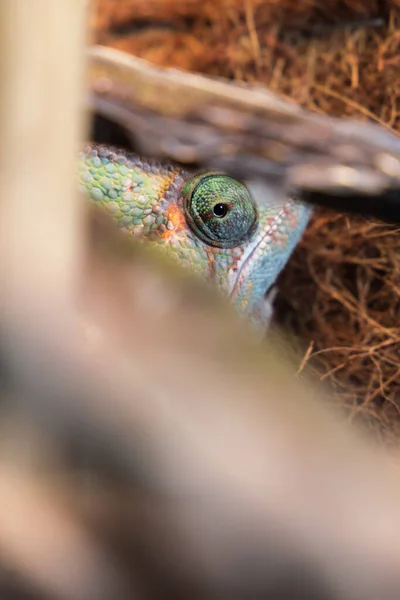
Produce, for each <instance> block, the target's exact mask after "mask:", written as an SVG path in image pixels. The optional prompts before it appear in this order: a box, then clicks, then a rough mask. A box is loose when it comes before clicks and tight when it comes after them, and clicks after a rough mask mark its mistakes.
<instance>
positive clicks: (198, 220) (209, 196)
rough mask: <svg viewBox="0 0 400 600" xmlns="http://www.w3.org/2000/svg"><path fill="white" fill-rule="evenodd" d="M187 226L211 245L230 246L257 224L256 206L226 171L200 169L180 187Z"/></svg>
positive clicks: (234, 244)
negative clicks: (204, 170)
mask: <svg viewBox="0 0 400 600" xmlns="http://www.w3.org/2000/svg"><path fill="white" fill-rule="evenodd" d="M183 202H184V211H185V216H186V220H187V222H188V225H189V227H190V228H191V229H192V230H193V231H194V232H195V233H196V234H197V235H198V236H199V237H200V238H201V239H202V240H204V241H205V242H207V243H208V244H210V245H211V246H219V247H221V248H232V247H233V246H237V245H238V244H240V243H241V242H243V241H244V240H245V239H247V238H248V237H249V236H250V235H251V234H252V233H253V231H254V229H255V227H256V225H257V216H258V215H257V208H256V205H255V203H254V201H253V200H252V198H251V196H250V194H249V192H248V191H247V189H246V187H245V186H244V185H243V184H242V183H240V182H239V181H236V179H233V177H228V175H223V174H220V173H203V174H202V175H197V176H195V177H192V178H191V179H189V180H188V181H187V182H186V184H185V186H184V188H183Z"/></svg>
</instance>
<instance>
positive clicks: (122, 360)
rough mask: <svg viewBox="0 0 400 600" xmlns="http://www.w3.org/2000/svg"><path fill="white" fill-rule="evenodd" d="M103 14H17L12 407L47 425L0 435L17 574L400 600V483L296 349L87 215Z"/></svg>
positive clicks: (146, 592)
mask: <svg viewBox="0 0 400 600" xmlns="http://www.w3.org/2000/svg"><path fill="white" fill-rule="evenodd" d="M82 6H83V4H82V2H81V0H79V1H78V0H76V1H75V0H63V1H62V0H54V2H52V3H51V4H49V3H48V2H47V0H31V2H29V3H26V2H25V0H9V1H8V0H3V2H2V3H1V4H0V9H1V13H0V17H1V18H0V26H1V27H4V31H3V32H2V33H3V35H2V36H0V44H1V46H0V57H1V62H0V68H1V76H2V82H3V86H4V87H3V93H2V95H1V98H0V109H1V110H0V128H1V131H2V136H1V138H0V155H1V157H2V158H1V165H0V229H1V230H0V277H1V282H2V286H1V290H0V328H1V334H2V336H1V351H2V354H1V356H2V363H1V366H2V370H3V376H4V375H7V379H6V381H7V382H8V387H7V395H6V394H3V402H4V404H3V406H4V411H6V409H8V410H9V411H10V412H13V411H14V413H13V418H15V421H16V422H18V420H19V421H23V422H24V423H25V424H26V429H21V427H19V428H16V427H15V426H12V427H11V426H10V428H8V431H5V429H6V425H7V423H6V422H5V420H4V419H5V416H4V414H3V416H2V419H1V426H2V429H1V435H0V442H1V445H0V550H1V566H2V567H3V568H5V569H6V570H7V574H8V578H9V579H10V578H11V579H13V578H14V579H17V582H18V583H19V584H21V582H22V584H23V585H24V586H25V587H27V583H30V584H31V587H32V589H33V590H34V591H35V592H36V598H37V597H38V596H39V597H40V598H57V599H59V598H62V599H65V600H67V599H68V600H69V599H71V600H72V599H74V600H75V599H77V598H78V599H79V600H89V599H90V600H92V599H93V600H97V599H102V598H118V600H125V598H140V599H141V598H174V599H175V598H196V599H200V598H201V599H203V598H204V599H214V598H219V599H221V598H227V599H228V598H229V599H231V598H246V599H248V598H254V597H262V598H268V597H271V598H276V597H279V598H282V597H285V594H286V597H287V598H294V599H295V598H301V597H306V598H312V597H315V598H318V599H319V600H320V599H322V598H323V599H325V598H326V599H328V598H330V599H338V600H347V599H349V600H350V599H351V600H358V599H359V600H376V598H385V599H387V600H391V599H393V600H394V599H396V600H397V598H398V597H399V591H400V568H399V567H400V565H399V562H400V536H399V531H400V516H399V511H398V506H399V501H400V474H399V468H398V466H397V465H393V464H392V463H391V462H390V461H389V459H388V457H387V456H385V455H383V454H382V453H378V452H374V451H373V450H372V449H368V445H367V444H366V443H365V442H364V441H362V440H358V439H357V438H356V437H355V434H354V433H353V432H350V431H349V430H348V429H347V427H346V426H345V425H344V424H343V423H341V422H336V421H335V419H334V418H333V416H332V415H330V414H329V412H328V411H327V409H325V408H324V405H323V403H322V401H321V399H319V401H318V402H317V401H316V399H315V396H316V392H315V390H313V388H312V387H311V386H309V385H307V384H306V383H305V382H303V381H301V380H297V379H295V377H294V375H293V370H292V369H291V368H290V366H289V365H288V364H287V359H286V358H285V357H286V354H287V352H286V351H285V348H284V344H283V343H282V342H281V341H280V340H278V339H277V338H276V337H273V336H271V337H270V338H269V340H267V343H266V345H265V347H260V344H259V342H258V340H254V339H253V336H252V334H251V332H250V331H248V330H247V328H246V326H245V325H244V324H243V323H241V322H239V321H238V319H237V318H236V316H234V315H233V314H232V313H231V310H230V309H229V307H228V306H226V305H225V303H222V302H221V301H218V299H217V298H216V297H214V293H213V292H212V291H211V290H209V289H208V288H206V287H204V286H203V285H201V284H200V283H199V282H197V281H196V280H194V279H192V278H191V277H189V275H188V274H187V273H186V272H181V271H180V269H178V268H177V267H173V266H171V265H169V264H167V262H166V260H165V259H164V260H162V259H161V257H160V256H158V254H157V253H156V251H154V252H151V251H150V250H149V249H145V248H138V247H137V246H136V245H135V244H131V243H130V242H129V241H128V240H126V239H125V238H121V237H120V235H119V232H118V231H116V230H115V229H114V227H112V225H111V224H110V223H109V222H108V220H107V219H106V218H105V217H103V218H100V216H99V215H97V214H95V213H93V212H88V213H84V212H83V211H84V207H85V203H84V202H83V201H82V199H81V198H79V196H78V195H77V194H76V193H75V184H74V181H75V156H76V154H75V152H76V147H77V146H78V143H79V139H80V135H79V128H78V124H79V117H78V115H79V107H80V98H81V94H82V89H81V75H82V74H81V73H80V71H79V69H80V68H81V65H82V61H81V52H82V50H83V45H84V44H83V37H84V36H83V30H84V27H83V23H84V18H83V13H82ZM38 13H39V14H41V15H43V20H38V21H35V22H36V23H37V27H36V28H32V22H34V17H35V14H38ZM8 31H12V32H13V36H11V38H8V37H7V35H6V33H7V32H8ZM6 41H7V44H6ZM64 61H65V62H64ZM44 132H46V135H44ZM21 148H23V149H24V155H23V156H22V153H21ZM26 157H28V158H26ZM24 158H26V160H24ZM3 384H4V380H3ZM7 398H8V399H9V402H7ZM15 412H17V413H18V414H17V415H15ZM5 414H6V413H5ZM34 427H37V428H39V432H40V436H39V439H37V438H36V440H35V437H34V436H33V435H32V434H31V433H30V431H31V430H33V429H34ZM21 431H22V433H21ZM82 439H83V442H84V444H85V443H86V454H87V455H88V456H86V457H85V456H83V457H81V458H82V461H83V460H84V459H85V458H86V459H87V460H88V461H89V462H90V460H93V463H92V464H93V465H94V464H95V465H96V469H95V471H96V472H95V473H93V472H90V471H91V469H90V468H89V466H88V467H87V478H85V479H84V483H86V486H82V485H81V483H80V479H79V477H78V473H77V472H76V471H74V472H72V471H68V470H67V468H66V466H67V464H68V462H67V461H66V460H65V461H64V460H63V459H64V458H65V456H66V455H67V453H66V452H65V446H66V445H67V444H69V445H70V446H71V445H73V444H74V443H75V442H76V441H77V440H78V441H79V440H82ZM27 440H31V444H30V445H29V444H28V445H27ZM34 442H35V443H34ZM90 449H91V451H90V452H89V450H90ZM6 450H7V452H6ZM107 464H108V475H107ZM110 465H114V468H115V471H117V467H118V469H119V477H117V474H116V472H113V473H111V474H110ZM63 466H65V469H63V468H62V467H63ZM93 470H94V469H93ZM95 475H96V476H97V477H95ZM111 475H112V476H113V477H111ZM89 476H92V478H90V477H89ZM118 479H119V481H118V486H117V484H116V481H117V480H118ZM112 483H114V485H111V484H112ZM123 549H125V552H123ZM0 583H1V584H3V583H4V578H3V577H2V578H1V581H0ZM2 597H7V598H11V595H10V594H3V593H2ZM14 597H18V596H16V595H15V596H14Z"/></svg>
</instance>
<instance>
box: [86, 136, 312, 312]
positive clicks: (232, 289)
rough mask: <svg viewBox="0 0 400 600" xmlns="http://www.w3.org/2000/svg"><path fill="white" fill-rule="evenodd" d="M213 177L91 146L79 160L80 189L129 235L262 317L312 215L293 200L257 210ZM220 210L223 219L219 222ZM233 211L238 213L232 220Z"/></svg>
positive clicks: (232, 185)
mask: <svg viewBox="0 0 400 600" xmlns="http://www.w3.org/2000/svg"><path fill="white" fill-rule="evenodd" d="M209 175H210V174H202V175H199V174H194V173H191V172H188V171H184V170H183V169H181V168H180V167H178V166H176V165H162V164H160V163H158V162H157V161H153V160H147V159H143V158H140V157H138V156H137V155H135V154H130V153H127V152H125V151H123V150H119V149H115V148H111V147H108V146H98V145H89V146H87V147H86V148H85V150H84V151H83V152H81V154H80V161H79V182H80V186H81V188H82V189H83V191H84V192H85V193H86V194H87V196H88V198H89V199H90V200H91V201H92V202H94V203H95V204H97V205H100V206H101V207H102V208H103V209H104V210H105V211H106V212H107V213H108V214H109V215H110V216H111V217H112V218H113V219H114V221H115V222H116V224H117V225H118V226H119V227H121V228H122V229H123V230H124V231H125V232H126V233H127V234H128V235H133V236H135V237H138V238H139V239H142V240H147V241H151V242H153V243H155V244H157V245H159V247H160V248H161V249H162V250H163V251H166V252H169V253H171V254H172V255H173V257H174V258H175V259H176V260H178V261H179V262H180V263H181V264H182V265H183V266H185V267H188V268H190V269H191V270H192V271H193V272H194V273H196V274H198V275H200V276H201V277H203V278H206V279H208V280H210V281H212V282H213V283H214V284H215V285H216V286H217V287H218V288H219V289H220V291H221V292H222V293H223V294H224V295H226V296H228V297H230V298H231V299H232V301H233V303H234V305H235V306H236V308H237V310H238V311H239V313H241V314H243V315H245V316H249V317H254V318H255V319H257V316H256V315H258V314H259V312H260V305H261V304H262V302H263V301H264V295H265V292H266V291H267V290H268V289H269V288H270V287H271V286H272V285H273V284H274V283H275V280H276V278H277V276H278V275H279V273H280V271H281V270H282V269H283V267H284V266H285V264H286V262H287V261H288V259H289V257H290V255H291V253H292V251H293V249H294V248H295V246H296V244H297V242H298V241H299V239H300V237H301V235H302V233H303V230H304V228H305V226H306V224H307V222H308V218H309V215H310V212H311V209H309V208H307V207H306V206H304V205H302V204H300V203H297V202H294V201H291V200H289V201H287V202H285V203H282V202H280V203H277V202H276V200H275V202H274V198H273V197H272V195H271V198H267V202H266V203H265V205H264V202H263V203H262V206H256V207H255V204H254V201H253V200H252V199H251V198H250V196H249V195H248V192H247V190H246V188H245V187H244V186H243V185H242V184H240V183H239V182H237V181H236V180H234V179H232V178H228V177H226V176H224V175H219V176H218V174H217V176H216V177H214V179H212V178H211V179H210V178H209ZM213 175H214V176H215V175H216V174H213ZM224 177H225V178H224ZM203 178H204V179H203ZM208 180H209V181H208ZM224 183H225V186H224ZM210 198H211V199H210ZM231 199H233V200H232V202H231ZM218 201H221V203H220V204H217V205H216V204H215V203H216V202H217V203H218ZM213 206H214V207H215V206H216V210H217V211H219V213H218V216H219V217H221V215H222V216H223V217H224V218H222V219H215V218H214V216H213V214H212V207H213ZM226 206H228V207H230V208H232V207H233V209H232V211H231V212H230V213H229V214H228V215H224V207H226ZM215 214H217V212H216V213H215ZM203 218H204V222H203ZM209 218H211V219H212V221H211V225H210V223H209V222H208V221H207V219H209ZM229 219H230V220H229ZM246 232H247V233H246ZM208 235H210V236H211V237H210V239H208V237H207V236H208ZM219 240H222V241H221V243H220V242H219ZM226 246H230V247H226Z"/></svg>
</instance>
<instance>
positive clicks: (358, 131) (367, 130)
mask: <svg viewBox="0 0 400 600" xmlns="http://www.w3.org/2000/svg"><path fill="white" fill-rule="evenodd" d="M89 106H90V108H91V109H92V110H94V111H95V112H96V113H98V114H100V115H102V116H104V117H107V118H108V119H110V120H111V121H113V122H115V123H116V124H118V125H120V126H122V128H123V129H124V130H125V131H126V132H127V133H128V135H129V137H130V139H131V144H132V147H133V149H134V150H135V151H137V152H139V153H142V154H144V155H149V156H154V157H157V158H161V159H164V160H173V161H177V162H180V163H182V164H184V165H191V166H194V167H201V168H206V169H208V168H212V169H215V168H216V169H222V170H224V171H227V172H228V173H230V174H232V175H233V176H235V177H240V178H243V179H246V180H256V181H260V180H261V181H262V180H265V179H266V180H267V181H268V182H269V183H275V184H277V185H280V186H285V187H286V188H287V190H288V193H297V194H302V195H303V198H304V199H305V200H307V201H308V202H311V203H316V204H322V205H325V206H329V207H331V208H334V209H336V210H339V211H349V212H356V213H361V214H366V215H372V216H375V217H378V218H382V219H386V220H388V221H394V222H400V208H399V207H400V200H399V199H400V139H399V138H398V137H397V136H395V135H394V133H393V132H390V131H389V130H385V129H384V128H383V127H381V126H378V125H375V124H372V123H365V122H364V123H363V122H359V121H357V120H355V119H335V118H333V117H328V116H326V115H320V114H317V113H313V112H311V111H306V110H303V109H301V108H300V107H299V106H297V105H295V104H294V103H291V102H289V101H287V100H285V99H283V98H282V97H281V96H279V95H278V94H275V93H272V92H270V91H268V90H267V89H265V88H264V87H262V86H261V85H259V86H256V85H250V84H242V83H241V84H239V83H233V82H228V81H225V80H223V79H212V78H209V77H204V76H201V75H197V74H192V73H185V72H182V71H178V70H176V69H164V68H161V67H155V66H153V65H151V64H150V63H148V62H146V61H144V60H142V59H139V58H137V57H134V56H130V55H128V54H126V53H124V52H121V51H119V50H115V49H111V48H107V47H102V46H95V47H93V48H90V50H89ZM260 200H261V201H262V195H261V198H260Z"/></svg>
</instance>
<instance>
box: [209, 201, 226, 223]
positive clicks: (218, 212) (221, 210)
mask: <svg viewBox="0 0 400 600" xmlns="http://www.w3.org/2000/svg"><path fill="white" fill-rule="evenodd" d="M227 212H228V206H227V205H226V204H224V203H222V202H220V203H219V204H216V205H215V206H214V208H213V213H214V216H215V217H217V218H218V219H222V218H223V217H225V216H226V214H227Z"/></svg>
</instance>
